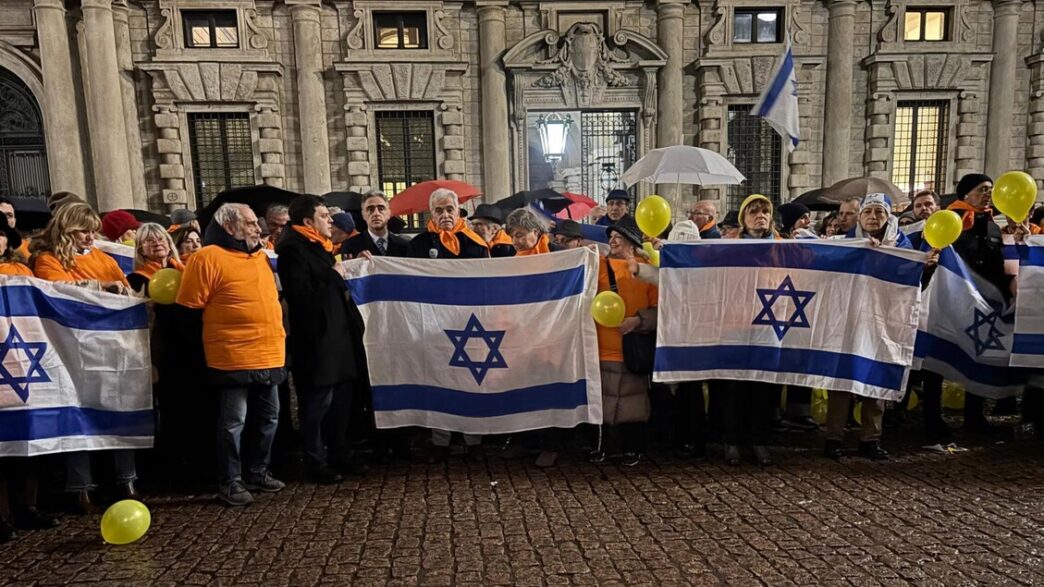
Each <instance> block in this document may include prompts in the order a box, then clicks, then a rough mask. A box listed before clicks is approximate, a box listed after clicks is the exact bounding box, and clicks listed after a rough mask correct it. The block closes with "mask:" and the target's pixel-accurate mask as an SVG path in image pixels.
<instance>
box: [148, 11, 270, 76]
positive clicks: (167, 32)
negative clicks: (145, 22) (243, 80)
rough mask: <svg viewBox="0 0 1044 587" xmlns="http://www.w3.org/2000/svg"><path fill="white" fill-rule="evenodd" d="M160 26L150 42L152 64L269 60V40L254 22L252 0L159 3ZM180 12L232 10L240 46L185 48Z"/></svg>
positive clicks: (255, 12)
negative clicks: (158, 62) (157, 62)
mask: <svg viewBox="0 0 1044 587" xmlns="http://www.w3.org/2000/svg"><path fill="white" fill-rule="evenodd" d="M159 8H160V17H161V19H162V23H161V24H160V27H159V29H158V30H157V31H156V34H155V36H154V37H153V40H154V42H155V44H156V53H155V57H154V60H155V61H268V60H269V59H270V57H269V55H268V46H269V43H270V39H269V38H268V35H267V34H265V32H264V31H262V30H261V29H260V27H259V26H258V23H257V18H258V11H257V6H256V5H255V2H254V0H216V1H215V0H159ZM183 10H203V11H222V10H228V11H235V13H236V27H237V29H238V34H239V47H235V48H232V47H229V48H209V47H186V46H185V29H184V26H185V21H184V19H183V18H182V11H183Z"/></svg>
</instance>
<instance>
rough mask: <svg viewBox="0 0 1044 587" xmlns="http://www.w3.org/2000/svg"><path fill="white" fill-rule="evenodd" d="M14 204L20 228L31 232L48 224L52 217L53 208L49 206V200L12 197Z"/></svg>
mask: <svg viewBox="0 0 1044 587" xmlns="http://www.w3.org/2000/svg"><path fill="white" fill-rule="evenodd" d="M10 200H11V204H12V205H14V209H15V218H16V219H17V223H18V230H20V231H22V232H31V231H33V230H39V229H41V228H43V227H45V226H47V222H48V221H49V220H50V219H51V210H50V208H48V207H47V200H41V199H38V198H10Z"/></svg>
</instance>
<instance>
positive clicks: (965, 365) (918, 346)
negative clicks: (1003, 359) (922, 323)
mask: <svg viewBox="0 0 1044 587" xmlns="http://www.w3.org/2000/svg"><path fill="white" fill-rule="evenodd" d="M914 356H915V357H924V358H925V359H929V358H931V359H935V360H937V361H940V362H942V363H946V364H947V365H949V366H950V367H952V368H954V369H956V370H957V372H958V373H960V374H961V375H963V376H964V377H966V378H967V379H968V380H969V381H973V382H975V383H980V384H982V385H988V386H991V387H1008V386H1011V385H1018V384H1019V383H1020V382H1021V378H1022V377H1024V372H1023V370H1022V369H1019V368H1017V367H997V366H993V365H983V364H982V363H978V362H976V361H975V358H974V357H972V356H970V355H969V354H968V353H966V352H964V349H962V348H961V347H959V346H957V345H956V344H954V343H952V342H950V341H948V340H944V339H942V338H939V337H937V336H934V335H932V334H928V333H927V332H925V331H923V330H918V331H917V342H916V343H915V345H914Z"/></svg>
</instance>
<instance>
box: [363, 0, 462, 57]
mask: <svg viewBox="0 0 1044 587" xmlns="http://www.w3.org/2000/svg"><path fill="white" fill-rule="evenodd" d="M444 4H445V2H443V1H442V0H395V2H388V0H355V1H354V2H352V19H351V24H350V25H349V28H348V34H347V36H346V37H345V44H346V45H347V47H348V52H347V54H348V56H349V57H348V58H349V59H350V60H352V61H409V60H415V59H429V58H431V57H433V56H435V57H437V56H441V57H449V56H451V55H452V56H455V55H456V53H457V49H458V47H459V42H458V41H457V39H456V38H454V36H453V35H452V34H450V31H449V29H447V28H446V25H445V24H444V23H443V20H444V19H445V18H446V16H447V9H446V7H445V6H444ZM374 12H382V13H397V12H423V13H424V14H426V15H427V18H428V47H427V48H426V49H378V48H377V46H376V45H377V43H376V31H375V30H374V26H373V13H374Z"/></svg>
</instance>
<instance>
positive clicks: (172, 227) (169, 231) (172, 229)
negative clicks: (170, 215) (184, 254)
mask: <svg viewBox="0 0 1044 587" xmlns="http://www.w3.org/2000/svg"><path fill="white" fill-rule="evenodd" d="M179 228H181V225H180V224H171V225H170V228H168V229H167V234H174V233H175V232H177V231H178V229H179Z"/></svg>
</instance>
